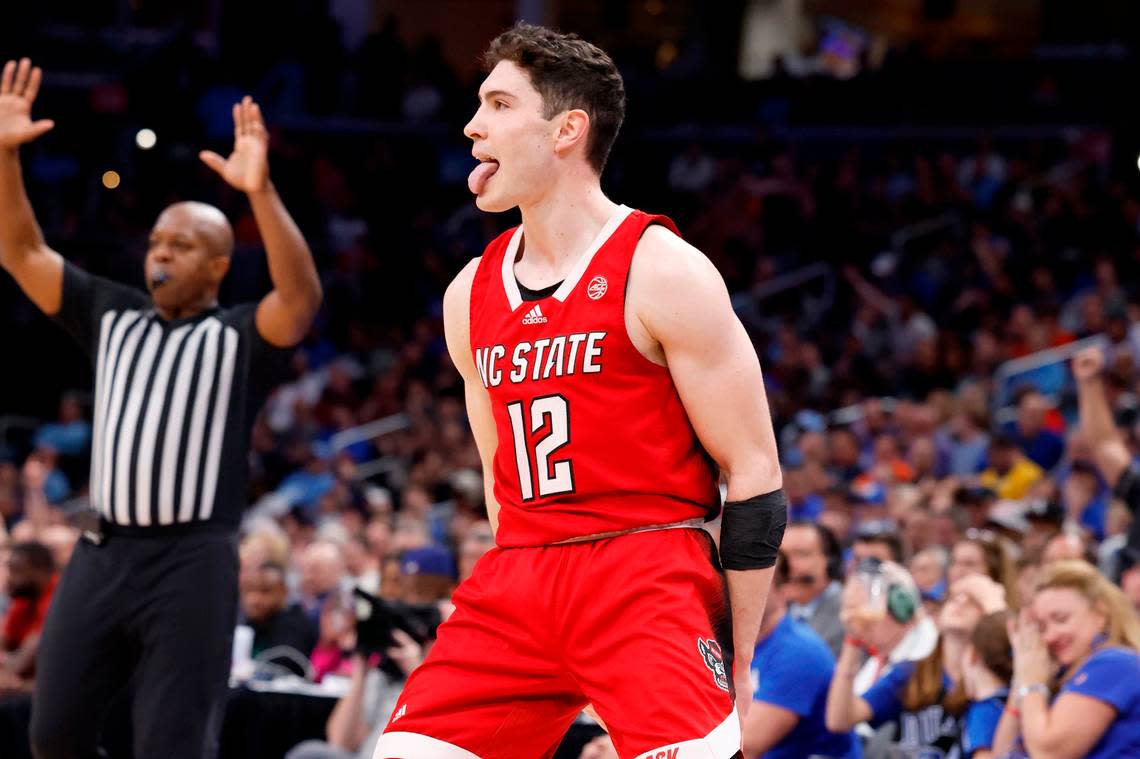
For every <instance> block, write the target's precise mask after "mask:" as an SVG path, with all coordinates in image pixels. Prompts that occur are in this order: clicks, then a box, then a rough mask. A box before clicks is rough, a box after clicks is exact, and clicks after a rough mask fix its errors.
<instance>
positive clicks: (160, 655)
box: [0, 59, 321, 759]
mask: <svg viewBox="0 0 1140 759" xmlns="http://www.w3.org/2000/svg"><path fill="white" fill-rule="evenodd" d="M41 76H42V75H41V72H40V70H39V69H38V68H33V67H32V65H31V62H30V61H29V60H27V59H24V60H21V61H20V62H19V63H18V64H17V63H16V62H14V61H10V62H9V63H8V64H7V65H6V66H5V67H4V70H3V75H2V79H0V263H2V264H3V267H4V268H5V269H6V270H7V271H8V272H9V273H10V274H11V275H12V277H13V278H15V280H16V282H17V283H18V284H19V285H20V287H21V288H22V289H23V291H24V292H25V293H26V294H27V296H28V297H29V298H30V299H31V300H32V301H33V302H34V303H35V304H36V305H37V306H38V307H39V308H40V309H42V310H43V311H44V313H46V314H48V315H50V316H52V317H53V318H54V319H55V320H56V321H57V322H58V323H59V324H60V325H62V326H63V327H64V329H66V330H67V331H68V332H70V333H71V334H72V336H74V337H75V339H76V340H78V341H79V343H80V344H81V345H82V347H83V348H84V349H85V350H86V351H87V352H88V353H89V355H90V356H91V358H92V360H93V363H94V365H95V414H94V416H95V420H94V436H93V443H92V451H91V482H90V500H91V505H92V507H93V509H94V511H95V512H96V513H97V515H98V519H97V520H94V519H93V520H91V521H92V524H91V525H90V529H87V530H85V532H84V535H85V538H86V539H85V540H83V541H81V542H80V544H79V545H78V546H77V547H76V550H75V554H74V556H73V558H72V560H71V563H70V564H69V565H68V567H67V570H66V572H65V573H64V576H63V578H62V580H61V581H60V584H59V587H58V589H57V590H56V594H55V598H54V602H53V604H52V606H51V610H50V612H49V614H48V617H47V621H46V622H45V625H44V629H43V634H42V638H41V641H40V649H39V659H38V672H37V677H36V688H35V695H34V698H33V705H32V727H31V741H32V748H33V751H34V753H35V755H36V756H37V757H40V758H41V759H46V758H48V757H76V756H90V755H94V753H95V749H96V741H97V732H98V728H99V722H100V720H101V718H102V716H103V712H104V711H105V708H106V705H107V704H108V703H109V702H110V701H111V698H112V697H113V696H114V694H115V693H116V692H117V691H119V690H121V689H122V688H124V687H125V686H126V684H127V681H128V679H133V686H134V702H133V704H132V713H133V725H134V753H135V756H138V757H187V758H189V757H195V758H198V757H203V756H213V755H214V754H215V753H216V741H217V734H218V729H219V727H220V723H221V711H222V705H223V699H224V695H225V687H226V679H227V673H228V671H229V659H230V638H231V635H232V633H233V628H234V621H235V615H236V610H237V565H238V562H237V552H236V531H237V526H238V522H239V519H240V516H241V509H242V508H243V506H244V504H245V495H246V493H245V490H246V477H247V470H246V467H247V464H246V460H247V451H248V447H249V435H250V430H251V428H252V426H253V421H254V417H255V416H256V414H257V412H258V409H259V408H260V406H261V405H262V403H263V401H264V400H265V398H266V396H267V395H268V393H269V391H270V389H271V388H272V387H273V386H274V384H275V383H277V382H278V381H280V380H281V379H282V378H283V377H284V372H285V370H286V368H287V364H288V356H289V353H288V351H287V350H286V349H288V348H290V347H291V346H294V345H296V344H297V343H298V342H300V340H301V339H302V337H303V336H304V335H305V333H306V332H307V331H308V329H309V326H310V324H311V322H312V320H313V317H314V315H315V314H316V311H317V309H318V307H319V306H320V301H321V287H320V282H319V280H318V278H317V272H316V268H315V266H314V264H313V260H312V256H311V254H310V252H309V249H308V246H307V245H306V244H305V241H304V239H303V238H302V236H301V233H300V231H299V230H298V229H297V226H296V225H295V224H294V223H293V220H292V218H291V217H290V216H289V213H288V212H287V211H286V210H285V207H284V205H282V203H281V200H280V198H279V197H278V195H277V193H276V191H275V190H274V188H273V185H272V183H271V182H270V181H269V164H268V158H267V153H268V135H267V132H266V129H265V125H264V123H263V122H262V119H261V113H260V111H259V109H258V107H257V105H256V104H254V103H253V101H252V100H251V99H250V98H248V97H247V98H245V100H244V101H243V102H242V103H240V104H238V105H235V106H234V150H233V153H232V154H231V155H230V157H229V158H228V159H225V158H222V157H221V156H219V155H217V154H215V153H209V152H203V153H202V154H201V159H202V161H203V162H205V163H206V164H207V165H208V166H209V167H210V168H212V169H214V170H215V171H216V172H217V173H218V174H220V175H221V176H222V178H223V179H225V181H226V182H228V183H229V184H230V185H231V186H233V187H234V188H235V189H237V190H240V191H243V192H245V193H246V195H247V196H248V197H249V202H250V204H251V206H252V208H253V213H254V217H255V218H256V220H257V225H258V228H259V230H260V232H261V236H262V238H263V240H264V243H265V249H266V254H267V257H268V259H269V273H270V276H271V278H272V280H273V291H272V292H271V293H269V295H267V296H265V297H264V298H263V299H262V300H261V302H260V303H257V304H246V305H240V306H235V307H233V308H221V307H219V306H218V303H217V295H218V287H219V285H220V284H221V282H222V279H223V278H224V277H225V275H226V271H227V270H228V269H229V266H230V254H231V252H232V250H233V231H232V229H231V228H230V225H229V223H228V221H227V220H226V217H225V216H224V215H223V214H222V212H221V211H219V210H218V209H216V208H213V207H211V206H208V205H205V204H202V203H178V204H175V205H173V206H170V207H169V208H167V209H166V210H165V211H163V212H162V215H161V216H159V217H158V221H157V222H156V223H155V225H154V228H153V230H152V231H151V234H150V242H149V248H148V250H147V254H146V283H147V288H148V290H149V291H150V295H149V297H148V296H147V295H145V294H143V293H142V292H139V291H136V290H134V289H131V288H128V287H125V286H122V285H119V284H116V283H114V282H111V281H108V280H105V279H102V278H100V277H95V276H92V275H90V274H88V273H86V272H84V271H82V270H80V269H79V268H77V267H75V266H73V265H72V264H69V263H67V262H66V261H64V260H63V258H62V257H61V256H60V255H59V254H58V253H56V252H55V251H53V250H52V249H51V248H49V247H48V246H47V244H46V243H45V242H44V239H43V236H42V234H41V232H40V229H39V226H38V224H37V223H36V220H35V216H34V215H33V213H32V209H31V206H30V204H29V202H28V198H27V194H26V193H25V190H24V186H23V180H22V178H21V174H20V162H19V156H18V152H17V151H18V148H19V146H20V145H22V144H24V143H27V142H31V141H32V140H34V139H36V138H37V137H39V136H40V135H42V134H44V133H45V132H47V131H48V130H49V129H51V128H52V126H53V124H52V122H50V121H32V119H31V107H32V103H33V102H34V101H35V98H36V93H37V91H38V90H39V86H40V80H41Z"/></svg>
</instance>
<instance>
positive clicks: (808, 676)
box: [744, 556, 859, 759]
mask: <svg viewBox="0 0 1140 759" xmlns="http://www.w3.org/2000/svg"><path fill="white" fill-rule="evenodd" d="M788 579H789V572H788V562H787V560H786V557H783V556H781V558H780V561H779V562H778V563H777V564H776V573H775V575H773V580H772V592H771V593H770V594H769V596H768V605H767V606H766V607H765V608H764V619H763V621H762V622H761V624H760V634H759V637H758V639H757V642H756V651H755V654H754V655H753V657H752V690H753V696H752V699H753V704H752V708H751V709H749V711H748V716H747V717H746V718H745V720H744V755H745V756H747V757H763V758H764V759H798V758H799V757H805V756H828V757H834V758H835V759H854V758H855V757H858V756H859V746H858V743H857V739H856V737H855V734H854V733H853V732H850V731H847V732H843V733H832V732H830V731H828V730H827V728H826V726H825V725H824V714H825V711H826V709H827V689H828V683H830V681H831V676H832V673H833V672H834V671H835V657H834V656H833V655H832V653H831V652H830V651H829V650H828V648H827V645H826V644H825V643H824V641H823V639H822V638H820V637H819V635H817V634H816V633H815V632H814V631H813V630H812V629H811V628H810V627H808V626H807V625H805V624H803V623H802V622H797V621H796V620H795V619H793V618H792V617H791V616H790V615H789V614H788V611H787V603H786V601H785V600H784V597H785V592H786V591H787V589H788V587H789V586H788Z"/></svg>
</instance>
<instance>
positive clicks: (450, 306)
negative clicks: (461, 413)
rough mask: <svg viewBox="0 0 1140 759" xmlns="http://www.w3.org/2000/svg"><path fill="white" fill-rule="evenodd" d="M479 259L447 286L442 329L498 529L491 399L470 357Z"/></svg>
mask: <svg viewBox="0 0 1140 759" xmlns="http://www.w3.org/2000/svg"><path fill="white" fill-rule="evenodd" d="M479 260H480V259H479V258H475V259H473V260H472V261H470V262H469V263H468V264H467V266H465V267H464V268H463V271H461V272H459V274H458V276H456V277H455V279H454V280H453V281H452V283H451V284H450V285H449V286H448V288H447V292H445V293H444V295H443V329H444V336H445V337H446V339H447V351H448V353H449V354H451V360H452V362H453V363H454V364H455V368H456V369H458V370H459V374H460V375H461V376H462V377H463V387H464V396H465V397H466V402H467V419H468V421H469V422H470V424H471V433H472V434H473V435H474V436H475V446H476V447H477V448H478V449H479V458H480V460H481V461H482V462H483V496H484V498H485V499H486V501H487V519H488V520H489V521H490V522H491V530H492V531H494V532H497V531H498V529H499V504H498V503H496V501H495V469H494V460H495V446H496V445H498V442H497V440H498V437H497V434H496V432H495V417H494V415H493V413H492V411H491V398H490V396H488V395H487V390H486V388H484V387H483V384H482V381H481V380H480V379H479V372H478V370H477V369H476V368H475V360H474V358H472V356H471V282H472V281H473V280H474V279H475V271H476V270H477V269H478V268H479Z"/></svg>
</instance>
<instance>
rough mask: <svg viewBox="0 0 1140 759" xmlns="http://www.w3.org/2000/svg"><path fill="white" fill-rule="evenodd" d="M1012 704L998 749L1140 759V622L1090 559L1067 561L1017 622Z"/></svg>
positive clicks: (1048, 576)
mask: <svg viewBox="0 0 1140 759" xmlns="http://www.w3.org/2000/svg"><path fill="white" fill-rule="evenodd" d="M1010 639H1011V641H1012V642H1013V685H1014V688H1013V697H1012V698H1011V700H1010V707H1009V708H1007V709H1006V715H1005V716H1004V717H1003V718H1002V722H1001V725H1000V726H999V729H998V736H997V738H995V741H994V750H995V753H997V754H999V755H1000V753H1001V752H1002V751H1003V750H1009V748H1010V746H1011V744H1012V743H1013V740H1012V737H1013V735H1014V734H1015V731H1017V730H1018V728H1019V730H1020V734H1021V741H1022V742H1023V743H1024V750H1025V751H1026V753H1028V754H1029V755H1030V756H1033V757H1039V756H1041V757H1050V758H1055V759H1064V758H1066V757H1072V758H1073V759H1076V757H1089V759H1099V758H1100V757H1120V756H1137V755H1140V617H1137V615H1136V612H1135V611H1134V610H1133V609H1132V606H1131V604H1129V603H1128V600H1127V599H1126V598H1125V597H1124V594H1123V593H1122V592H1121V591H1120V589H1119V588H1118V587H1116V586H1115V585H1113V584H1112V583H1111V582H1109V580H1108V579H1107V578H1106V577H1105V576H1104V575H1102V574H1101V573H1100V572H1098V571H1097V569H1096V568H1095V567H1093V566H1091V565H1089V564H1088V563H1087V562H1084V561H1059V562H1056V563H1054V564H1052V565H1050V566H1048V567H1046V568H1045V569H1044V570H1043V571H1042V573H1041V576H1040V577H1039V578H1038V580H1037V587H1036V592H1035V593H1034V596H1033V599H1032V603H1031V604H1027V605H1026V608H1024V609H1023V610H1022V612H1021V614H1020V617H1019V619H1018V622H1017V624H1016V626H1014V625H1012V624H1011V629H1010Z"/></svg>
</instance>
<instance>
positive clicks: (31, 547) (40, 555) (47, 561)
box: [12, 541, 55, 572]
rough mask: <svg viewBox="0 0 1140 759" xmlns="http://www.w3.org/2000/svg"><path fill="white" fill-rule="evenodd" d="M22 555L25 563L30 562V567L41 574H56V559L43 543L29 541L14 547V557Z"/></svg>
mask: <svg viewBox="0 0 1140 759" xmlns="http://www.w3.org/2000/svg"><path fill="white" fill-rule="evenodd" d="M17 554H18V555H21V556H23V557H24V561H26V562H28V566H29V567H31V568H32V569H35V570H37V571H40V572H54V571H55V557H53V556H52V555H51V551H50V550H48V547H47V546H45V545H44V544H43V543H37V542H35V541H28V542H26V543H17V544H16V545H14V546H12V555H13V556H16V555H17Z"/></svg>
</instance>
